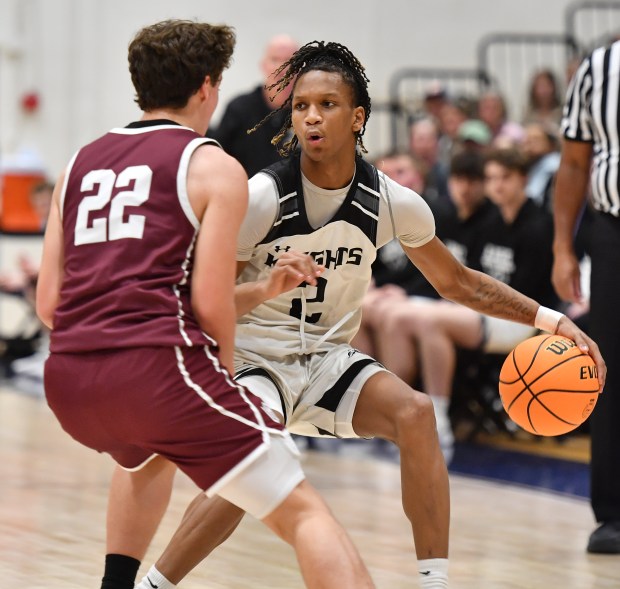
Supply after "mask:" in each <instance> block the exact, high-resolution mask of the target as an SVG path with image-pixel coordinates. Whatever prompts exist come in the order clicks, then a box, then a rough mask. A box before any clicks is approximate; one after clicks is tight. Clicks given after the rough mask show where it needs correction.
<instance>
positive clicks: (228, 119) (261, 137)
mask: <svg viewBox="0 0 620 589" xmlns="http://www.w3.org/2000/svg"><path fill="white" fill-rule="evenodd" d="M297 48H298V45H297V42H296V41H295V40H294V39H292V38H291V37H289V36H288V35H277V36H276V37H273V38H272V39H271V40H270V41H269V43H268V44H267V47H266V49H265V54H264V56H263V59H262V61H261V71H262V73H263V76H264V83H263V84H261V85H260V86H257V87H256V88H254V90H252V91H251V92H249V93H247V94H241V95H239V96H237V97H236V98H233V99H232V100H231V101H230V102H229V103H228V105H227V106H226V110H225V111H224V114H223V115H222V118H221V120H220V123H219V125H218V126H217V127H216V128H215V129H212V130H211V129H210V130H209V133H208V136H209V137H212V138H213V139H215V140H217V141H218V142H219V143H220V144H221V146H222V147H223V148H224V150H225V151H226V153H228V154H229V155H232V156H233V157H234V158H236V159H237V160H239V162H241V165H242V166H243V167H244V169H245V171H246V173H247V175H248V176H249V177H252V176H253V175H254V174H256V172H258V171H259V170H262V169H263V168H264V167H266V166H268V165H270V164H273V163H274V162H276V161H277V160H278V159H279V158H280V156H279V155H278V150H277V148H276V147H275V146H274V145H272V143H271V138H272V137H273V136H274V135H275V134H276V133H277V131H278V129H280V127H282V125H283V124H284V120H285V118H286V113H285V112H284V111H280V112H277V113H275V112H274V113H273V116H271V117H270V118H269V119H267V120H266V121H265V123H264V124H263V125H261V126H260V127H259V128H257V129H256V130H254V131H253V132H252V133H248V131H249V130H250V129H254V127H255V126H256V125H257V124H258V123H259V122H260V121H262V120H263V119H264V118H265V117H267V116H268V115H269V114H270V113H272V112H273V111H275V110H276V109H277V108H279V107H280V106H281V105H282V104H283V103H284V101H285V100H286V99H287V98H288V95H289V94H290V91H289V92H281V93H280V94H277V95H275V96H274V95H273V92H270V91H268V90H267V87H268V86H270V85H271V84H273V83H274V82H276V81H277V79H278V78H277V77H276V76H275V75H274V72H275V71H276V70H277V69H278V68H279V67H280V66H281V65H282V64H283V63H284V62H285V61H286V60H287V59H289V58H290V57H291V55H293V53H294V52H295V51H296V50H297Z"/></svg>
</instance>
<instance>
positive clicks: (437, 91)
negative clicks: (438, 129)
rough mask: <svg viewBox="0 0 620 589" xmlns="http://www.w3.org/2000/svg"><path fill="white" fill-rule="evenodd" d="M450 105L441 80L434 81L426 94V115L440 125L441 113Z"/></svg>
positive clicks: (424, 109) (427, 88) (424, 105)
mask: <svg viewBox="0 0 620 589" xmlns="http://www.w3.org/2000/svg"><path fill="white" fill-rule="evenodd" d="M447 103H448V94H447V92H446V89H445V88H444V86H443V84H442V83H441V82H439V80H433V81H432V82H431V83H430V84H429V85H428V86H427V87H426V90H425V92H424V103H423V106H422V108H423V111H424V113H425V114H426V115H427V116H429V117H431V118H432V119H434V120H435V122H436V123H439V121H440V120H441V111H442V109H443V107H444V106H445V105H446V104H447Z"/></svg>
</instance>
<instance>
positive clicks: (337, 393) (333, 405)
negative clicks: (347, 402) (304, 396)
mask: <svg viewBox="0 0 620 589" xmlns="http://www.w3.org/2000/svg"><path fill="white" fill-rule="evenodd" d="M370 364H378V362H377V361H376V360H373V359H372V358H364V359H363V360H358V361H357V362H355V364H352V365H351V366H349V367H348V368H347V369H346V370H345V371H344V372H343V374H342V375H341V376H340V378H339V379H338V380H337V381H336V384H334V386H333V387H332V388H331V389H327V391H325V394H324V395H323V396H322V397H321V398H320V399H319V400H318V402H317V403H315V405H316V406H317V407H320V408H321V409H327V410H328V411H332V412H334V411H336V409H337V408H338V405H339V404H340V401H341V400H342V397H344V395H345V393H346V392H347V391H348V390H349V387H350V386H351V383H352V382H353V379H354V378H355V377H356V376H357V375H358V374H359V373H360V372H361V371H362V370H363V369H364V368H366V366H369V365H370Z"/></svg>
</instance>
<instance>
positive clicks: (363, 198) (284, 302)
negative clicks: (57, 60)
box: [236, 157, 434, 358]
mask: <svg viewBox="0 0 620 589" xmlns="http://www.w3.org/2000/svg"><path fill="white" fill-rule="evenodd" d="M262 174H267V175H268V176H269V177H270V178H271V180H272V186H273V197H274V198H277V199H278V207H277V215H276V219H275V221H274V222H273V224H272V226H271V229H270V230H269V231H268V233H267V235H266V236H265V237H264V239H262V241H261V242H260V243H258V244H256V245H255V247H254V249H253V252H252V255H251V257H250V259H249V260H248V262H247V265H246V266H245V268H244V270H243V272H242V274H241V276H240V277H239V280H238V282H239V283H245V282H251V281H255V280H260V279H262V278H264V277H265V276H266V275H267V274H268V272H269V271H270V269H271V268H272V266H273V265H274V264H275V263H276V261H277V259H278V256H279V255H281V254H282V253H283V252H285V251H288V250H291V249H292V250H296V251H301V252H306V253H309V254H310V255H312V256H313V258H314V259H315V260H316V261H317V263H319V264H322V265H323V266H325V272H324V273H323V274H322V275H321V276H320V277H319V278H318V279H317V285H316V286H310V285H308V284H306V283H303V284H302V285H301V286H299V287H297V288H294V289H293V290H291V291H289V292H287V293H283V294H282V295H279V296H278V297H276V298H275V299H272V300H269V301H267V302H265V303H263V304H261V305H259V306H258V307H256V308H255V309H253V310H252V311H250V312H249V313H248V314H246V315H245V316H243V317H242V318H241V319H240V320H239V322H238V324H237V339H236V345H237V347H239V348H241V349H247V350H253V351H255V352H256V351H257V346H258V347H260V350H261V351H260V353H263V351H264V353H265V355H267V356H269V357H274V358H277V357H282V356H286V355H289V354H311V353H313V352H322V351H326V350H327V349H329V348H330V347H331V346H332V345H334V344H342V343H348V342H349V341H350V340H351V339H352V337H353V336H354V335H355V333H356V332H357V330H358V328H359V323H360V319H361V305H362V300H363V298H364V295H365V293H366V291H367V289H368V285H369V283H370V280H371V266H372V263H373V261H374V260H375V257H376V251H377V246H378V245H379V244H378V241H380V239H379V238H378V226H379V215H380V206H382V203H381V201H382V194H381V185H382V184H383V182H380V178H379V174H378V172H377V170H376V169H375V168H374V167H373V166H371V165H370V164H368V163H366V162H364V161H363V160H362V159H361V158H358V161H357V167H356V173H355V177H354V179H353V182H352V183H351V186H350V188H349V191H348V193H347V194H346V197H345V198H344V201H343V202H342V204H341V205H340V207H339V208H338V210H337V211H336V212H335V214H334V216H333V217H332V218H331V219H329V220H328V221H327V222H326V223H324V224H323V225H322V226H320V227H318V228H316V229H315V228H313V227H312V226H311V225H310V222H309V221H308V214H307V211H306V205H305V202H304V196H303V188H302V178H301V171H300V166H299V158H298V157H291V158H289V159H287V160H284V161H282V162H278V163H277V164H274V165H273V166H270V167H269V168H267V169H266V170H263V172H262ZM412 195H413V193H412ZM263 196H265V195H263ZM270 196H271V195H268V196H267V197H270ZM414 196H417V195H414ZM250 201H252V198H251V197H250ZM383 209H384V210H387V209H386V207H385V204H383ZM250 214H251V213H248V218H249V216H250ZM385 214H387V213H385ZM432 231H433V234H434V226H433V228H432ZM430 238H432V235H431V236H430ZM381 245H382V244H381Z"/></svg>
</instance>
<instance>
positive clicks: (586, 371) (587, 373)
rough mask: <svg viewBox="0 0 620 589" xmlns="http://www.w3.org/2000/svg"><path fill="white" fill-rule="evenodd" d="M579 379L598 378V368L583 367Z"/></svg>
mask: <svg viewBox="0 0 620 589" xmlns="http://www.w3.org/2000/svg"><path fill="white" fill-rule="evenodd" d="M579 378H580V379H581V380H585V379H587V378H598V368H597V367H596V366H582V367H581V369H580V370H579Z"/></svg>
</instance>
